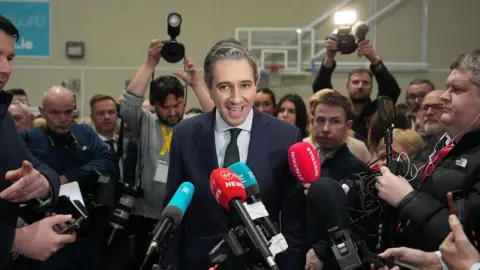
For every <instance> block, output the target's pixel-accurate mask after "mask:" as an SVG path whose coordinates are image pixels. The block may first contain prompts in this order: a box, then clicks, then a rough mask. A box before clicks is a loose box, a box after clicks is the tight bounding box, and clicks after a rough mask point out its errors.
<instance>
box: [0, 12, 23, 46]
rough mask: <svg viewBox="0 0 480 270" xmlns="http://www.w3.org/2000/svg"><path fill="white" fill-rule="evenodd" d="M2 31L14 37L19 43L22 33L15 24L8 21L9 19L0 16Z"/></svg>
mask: <svg viewBox="0 0 480 270" xmlns="http://www.w3.org/2000/svg"><path fill="white" fill-rule="evenodd" d="M0 31H2V32H5V33H6V34H7V35H9V36H11V37H13V39H14V40H15V41H18V38H19V37H20V33H19V32H18V29H17V28H16V27H15V25H13V23H12V22H11V21H10V20H9V19H7V17H4V16H2V15H0Z"/></svg>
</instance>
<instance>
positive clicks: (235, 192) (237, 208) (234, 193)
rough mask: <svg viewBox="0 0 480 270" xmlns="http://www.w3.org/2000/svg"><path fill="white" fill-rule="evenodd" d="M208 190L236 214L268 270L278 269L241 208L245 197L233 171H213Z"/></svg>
mask: <svg viewBox="0 0 480 270" xmlns="http://www.w3.org/2000/svg"><path fill="white" fill-rule="evenodd" d="M210 190H211V191H212V194H213V197H215V200H217V202H218V203H219V204H220V205H221V206H222V207H223V208H225V209H226V210H227V211H230V210H231V209H232V210H233V211H234V212H235V213H236V214H237V216H238V217H239V218H240V221H241V222H242V224H243V226H244V227H245V230H246V231H247V236H248V237H249V238H250V240H251V241H252V242H253V244H254V245H255V249H254V250H258V251H259V252H260V254H261V256H262V258H263V259H264V261H265V263H266V265H267V267H268V268H269V269H279V268H278V266H277V264H276V262H275V260H274V258H273V255H272V253H271V252H270V250H269V249H268V245H267V242H266V241H265V239H264V238H263V237H262V236H261V235H260V232H259V231H258V229H257V227H255V224H254V223H253V220H252V218H251V217H250V215H249V214H248V212H247V210H246V209H245V207H244V206H243V202H244V201H245V199H246V197H247V193H246V191H245V188H244V187H243V182H242V180H241V179H240V177H238V176H237V175H236V174H235V173H234V172H233V171H231V170H229V169H226V168H219V169H215V170H213V172H212V173H211V174H210Z"/></svg>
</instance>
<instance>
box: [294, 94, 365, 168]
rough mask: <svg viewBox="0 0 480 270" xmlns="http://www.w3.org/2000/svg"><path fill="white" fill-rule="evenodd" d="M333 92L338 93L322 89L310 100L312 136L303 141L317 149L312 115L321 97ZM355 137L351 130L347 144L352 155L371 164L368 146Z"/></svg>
mask: <svg viewBox="0 0 480 270" xmlns="http://www.w3.org/2000/svg"><path fill="white" fill-rule="evenodd" d="M332 92H336V91H335V90H333V89H329V88H325V89H322V90H320V91H318V92H315V94H313V95H312V96H311V97H310V100H309V110H310V115H309V117H310V125H309V130H310V136H309V137H307V138H305V139H303V141H304V142H309V143H310V144H312V145H313V147H315V148H316V149H317V148H318V143H317V141H316V140H315V134H314V132H313V123H312V122H313V117H312V115H313V114H314V109H315V108H312V107H313V106H314V105H315V104H316V101H317V100H318V99H319V97H321V96H322V95H324V94H326V93H332ZM354 136H355V134H354V131H353V130H351V129H349V130H348V132H347V134H346V136H345V143H346V144H347V147H348V149H349V150H350V152H352V154H353V155H354V156H356V157H357V158H358V159H360V160H361V161H363V162H365V163H367V164H368V163H369V162H370V159H371V157H370V153H369V151H368V149H367V146H366V145H365V143H364V142H362V141H360V140H358V139H356V138H355V137H354Z"/></svg>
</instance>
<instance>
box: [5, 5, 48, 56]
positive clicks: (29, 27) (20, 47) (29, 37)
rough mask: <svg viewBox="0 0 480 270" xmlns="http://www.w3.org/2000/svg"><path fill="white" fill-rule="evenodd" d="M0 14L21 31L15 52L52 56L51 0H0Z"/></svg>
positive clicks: (19, 54) (21, 54) (18, 54)
mask: <svg viewBox="0 0 480 270" xmlns="http://www.w3.org/2000/svg"><path fill="white" fill-rule="evenodd" d="M0 14H2V15H3V16H5V17H7V18H8V19H10V20H11V21H12V22H13V24H14V25H15V26H16V27H17V28H18V31H19V32H20V38H19V39H18V41H17V43H16V44H15V54H16V55H17V56H23V57H49V56H50V34H51V33H50V2H49V1H0Z"/></svg>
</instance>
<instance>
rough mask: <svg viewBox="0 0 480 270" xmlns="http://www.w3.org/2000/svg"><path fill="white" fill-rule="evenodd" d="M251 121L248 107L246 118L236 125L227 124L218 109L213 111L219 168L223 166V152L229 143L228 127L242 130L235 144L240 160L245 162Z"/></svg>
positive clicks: (251, 114) (251, 117) (251, 113)
mask: <svg viewBox="0 0 480 270" xmlns="http://www.w3.org/2000/svg"><path fill="white" fill-rule="evenodd" d="M252 122H253V109H250V112H249V113H248V115H247V118H246V119H245V121H244V122H243V124H241V125H239V126H237V127H231V126H229V125H228V124H227V123H226V122H225V121H224V120H223V119H222V117H220V114H219V113H218V110H217V111H216V113H215V149H216V152H217V159H218V166H219V168H222V167H223V159H224V158H225V152H226V151H227V146H228V144H229V143H230V140H231V136H230V129H232V128H239V129H241V130H242V131H241V132H240V134H239V135H238V138H237V145H238V151H239V153H240V161H241V162H244V163H246V162H247V156H248V146H249V145H250V133H251V131H252Z"/></svg>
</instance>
